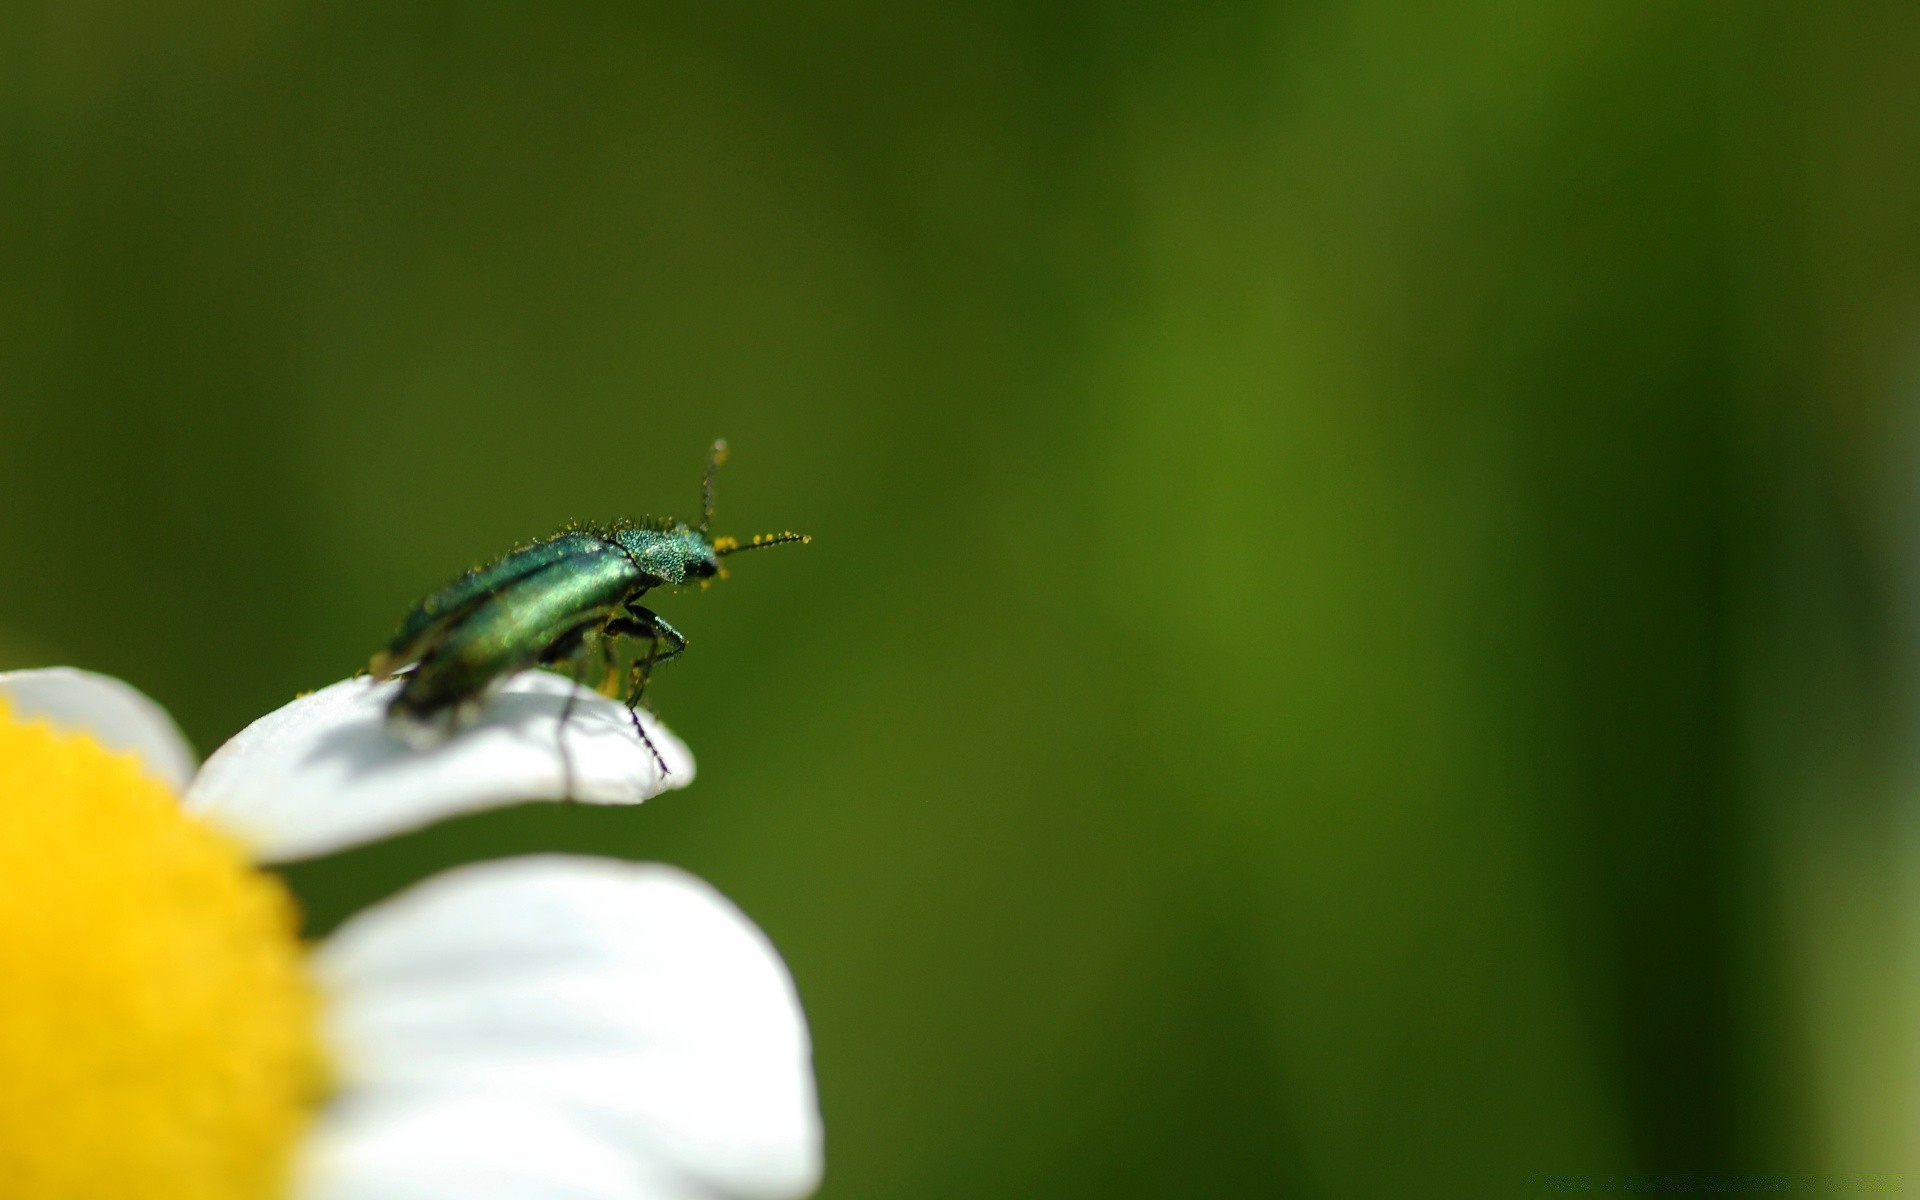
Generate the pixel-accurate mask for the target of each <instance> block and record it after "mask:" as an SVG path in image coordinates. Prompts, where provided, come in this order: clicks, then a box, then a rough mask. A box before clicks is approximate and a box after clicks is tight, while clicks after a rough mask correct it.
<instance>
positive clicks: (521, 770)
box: [186, 671, 694, 862]
mask: <svg viewBox="0 0 1920 1200" xmlns="http://www.w3.org/2000/svg"><path fill="white" fill-rule="evenodd" d="M398 686H399V684H398V682H397V681H390V682H385V683H376V682H374V681H373V680H371V679H365V678H357V679H348V680H344V681H342V682H340V683H336V684H334V685H333V686H331V687H327V688H322V689H321V690H320V691H318V692H315V693H313V694H312V695H309V696H303V697H301V698H300V699H298V700H295V701H294V702H293V703H291V704H288V705H286V706H284V707H282V708H279V709H277V710H275V711H273V712H271V713H268V714H267V715H266V716H264V717H262V718H260V719H259V720H258V721H255V722H254V723H253V724H251V725H249V726H247V727H246V728H245V729H243V730H241V731H240V732H239V733H238V734H236V735H235V736H234V738H233V739H232V740H231V741H229V742H228V743H227V744H226V745H224V746H222V747H220V749H219V750H217V751H215V752H214V754H213V757H211V758H209V759H208V760H207V764H206V766H205V767H203V768H202V769H201V771H200V774H199V775H198V776H197V777H196V778H195V779H194V781H193V783H192V785H191V786H190V787H189V788H188V789H187V794H186V804H187V807H188V808H189V809H190V810H192V811H194V812H197V813H199V814H201V815H203V816H205V817H206V818H207V819H208V820H210V821H213V822H215V823H217V824H219V825H220V826H221V827H222V828H224V829H226V830H228V831H229V832H231V833H233V834H234V835H236V836H238V837H240V838H241V839H243V840H245V841H246V842H247V844H248V845H249V846H251V847H252V848H253V850H254V852H255V853H256V854H258V855H259V857H260V858H261V859H262V860H263V861H267V862H286V861H290V860H294V859H300V858H311V857H314V856H316V855H320V854H328V853H331V852H333V851H336V850H341V849H344V848H346V847H348V846H354V845H358V844H360V843H362V842H369V841H376V840H378V839H380V838H384V837H388V836H391V835H393V834H396V833H400V832H402V831H405V830H409V829H416V828H419V827H420V826H423V825H428V824H431V823H433V822H435V821H438V820H441V819H444V818H446V817H450V816H455V815H459V814H462V813H470V812H479V811H481V810H483V809H489V808H502V807H505V806H507V805H512V804H519V803H523V802H525V801H529V800H556V799H562V798H568V797H569V786H570V789H571V790H570V798H571V799H574V800H579V801H583V802H586V803H589V804H637V803H639V802H640V801H642V800H645V799H647V798H649V797H651V796H655V795H658V794H659V793H661V792H663V791H666V790H667V789H669V788H676V787H684V786H686V785H687V784H688V783H690V782H692V781H693V774H694V765H693V755H692V753H691V752H690V751H688V749H687V747H686V745H685V744H684V743H682V742H681V741H680V739H679V738H677V737H675V736H673V734H671V733H669V732H667V730H666V728H665V727H664V726H662V725H661V724H660V723H659V722H657V721H655V720H654V719H653V718H652V717H651V716H649V715H647V714H645V713H642V714H641V720H642V721H643V722H645V724H646V729H647V735H648V737H650V738H651V739H652V740H653V744H654V745H655V746H656V747H658V748H659V750H660V754H661V757H662V758H664V759H665V760H666V763H667V767H668V770H669V773H668V774H667V775H666V776H665V777H664V778H663V777H662V775H661V773H660V769H659V766H658V764H656V763H655V761H654V758H653V755H652V753H651V752H650V751H648V749H647V748H646V746H645V745H643V744H642V743H641V741H640V738H639V737H638V735H636V734H635V733H634V731H633V725H632V721H631V718H630V717H629V716H628V714H627V710H626V707H625V706H624V705H621V704H618V703H615V702H614V701H612V700H608V699H607V698H606V697H604V696H601V695H599V694H597V693H594V692H589V691H585V690H583V689H578V688H576V687H575V685H574V684H572V683H570V682H569V681H567V680H565V679H561V678H559V677H558V676H555V675H550V674H547V673H545V672H541V671H528V672H526V673H524V674H521V675H518V676H516V677H514V678H513V679H511V680H509V681H507V683H506V684H505V685H504V686H502V687H501V688H500V690H499V691H498V692H497V693H495V694H494V695H493V696H492V697H490V698H489V699H488V701H487V702H486V704H485V705H484V706H483V707H482V708H481V710H480V712H479V714H478V715H477V717H476V719H475V720H474V722H473V723H472V724H471V725H470V726H468V727H466V728H464V729H462V730H460V731H459V732H458V733H456V734H454V735H453V736H451V737H449V738H448V739H447V740H446V741H445V742H444V743H442V744H440V745H438V746H433V747H429V748H425V749H420V748H415V747H413V746H410V745H408V744H407V742H405V741H404V740H402V739H401V738H400V737H398V736H396V735H395V734H394V733H393V732H392V731H391V730H390V729H389V727H388V725H387V719H386V717H387V704H388V702H389V701H390V700H391V699H392V698H393V694H394V692H395V691H396V690H397V688H398ZM569 691H572V692H573V693H574V696H573V708H572V712H571V713H570V714H569V715H568V717H567V721H566V729H565V737H566V750H565V753H564V755H563V753H562V751H561V748H560V744H559V737H558V736H557V735H558V731H559V729H560V716H561V712H562V710H563V709H564V708H565V706H566V703H567V695H568V692H569Z"/></svg>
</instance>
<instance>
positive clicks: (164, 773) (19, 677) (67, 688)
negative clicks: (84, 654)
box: [0, 667, 200, 792]
mask: <svg viewBox="0 0 1920 1200" xmlns="http://www.w3.org/2000/svg"><path fill="white" fill-rule="evenodd" d="M0 695H4V696H5V697H6V698H7V702H8V703H9V704H11V705H12V706H13V711H14V714H15V715H16V716H20V717H27V718H34V717H38V718H41V719H43V720H46V721H49V722H51V723H53V724H54V725H58V726H60V727H61V728H63V729H80V730H84V731H86V732H87V733H90V734H92V735H93V736H94V737H95V738H97V739H99V741H100V742H101V744H103V745H105V746H107V747H109V748H111V749H114V750H121V751H125V752H127V753H130V754H135V755H138V756H139V758H140V760H141V761H142V762H144V763H145V764H146V766H147V769H148V770H149V771H151V772H153V773H154V774H155V775H156V776H158V777H159V778H160V779H162V780H163V781H165V782H166V783H167V784H168V785H169V786H170V787H172V788H173V790H174V791H176V792H178V791H180V790H182V789H184V788H185V787H186V786H187V781H188V780H189V779H192V778H193V772H194V768H195V767H196V766H197V765H198V764H199V762H200V756H199V755H197V754H195V753H194V752H193V747H192V746H191V745H189V744H188V742H187V739H186V737H185V735H183V734H182V733H181V732H180V727H179V726H178V725H175V724H174V723H173V718H172V717H170V716H168V715H167V710H166V709H164V708H161V707H160V706H159V705H158V704H155V703H154V702H153V701H152V700H150V699H148V698H147V696H146V695H145V694H144V693H143V692H141V691H140V690H139V689H138V688H136V687H134V686H133V685H132V684H129V683H122V682H121V681H120V680H118V679H115V678H113V677H112V676H111V675H96V674H94V673H93V672H92V671H82V670H80V669H79V668H77V667H41V668H38V669H36V670H31V671H0Z"/></svg>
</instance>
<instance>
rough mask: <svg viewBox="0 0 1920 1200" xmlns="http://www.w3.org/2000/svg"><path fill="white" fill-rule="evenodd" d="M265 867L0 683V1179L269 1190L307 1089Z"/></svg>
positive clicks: (281, 912) (102, 1193)
mask: <svg viewBox="0 0 1920 1200" xmlns="http://www.w3.org/2000/svg"><path fill="white" fill-rule="evenodd" d="M321 1067H322V1063H321V1057H320V1053H319V1049H318V1039H317V1036H316V1002H315V997H314V992H313V989H312V986H311V983H310V981H309V979H308V976H307V972H306V966H305V963H304V961H303V955H302V951H301V948H300V945H299V942H298V940H297V938H296V927H295V916H294V910H293V905H292V902H291V900H290V898H289V897H288V895H287V894H286V892H285V890H284V889H283V888H282V887H281V886H280V884H279V883H278V882H277V881H276V880H274V879H272V878H270V877H268V876H266V875H264V874H261V873H260V872H258V871H255V870H254V869H252V868H251V867H250V866H249V865H248V863H247V860H246V857H245V855H244V854H243V852H242V851H241V850H240V848H239V847H238V846H237V845H235V844H233V843H232V842H230V841H229V840H228V839H227V838H225V837H223V836H222V835H220V834H218V833H216V832H214V831H213V830H212V829H210V828H208V827H206V826H205V825H203V824H201V823H199V822H197V821H195V820H193V819H192V818H190V817H188V816H186V815H185V814H184V813H183V812H182V811H181V810H180V807H179V804H178V802H177V800H176V799H175V797H174V796H173V795H172V794H171V793H170V792H169V791H168V789H167V788H166V787H165V786H164V785H163V784H161V783H159V782H158V781H156V780H154V779H152V778H151V777H149V776H148V775H146V774H145V773H144V772H143V771H142V770H141V768H140V766H139V764H138V763H137V761H136V760H135V759H133V758H132V757H131V756H126V755H120V754H115V753H113V752H111V751H109V750H107V749H106V748H104V747H103V746H101V745H100V744H99V743H98V742H96V741H94V740H93V739H92V738H91V737H89V736H86V735H84V734H78V733H66V732H59V731H56V730H54V729H53V728H51V727H50V726H48V725H46V724H44V723H39V722H23V721H20V720H18V719H16V718H15V717H13V716H12V715H11V713H9V712H8V710H7V708H6V706H5V703H4V701H0V1196H9V1197H12V1196H20V1197H59V1198H62V1200H65V1198H68V1197H74V1198H78V1197H88V1198H92V1197H99V1198H100V1200H108V1198H111V1200H130V1198H132V1197H139V1198H140V1200H173V1198H175V1197H180V1198H185V1197H194V1198H196V1200H199V1198H205V1200H227V1198H228V1197H248V1198H249V1200H254V1198H258V1197H266V1196H275V1195H278V1194H280V1193H281V1192H282V1191H283V1190H284V1187H285V1178H286V1171H287V1169H288V1163H289V1159H290V1156H291V1151H292V1149H293V1146H294V1143H295V1141H296V1140H297V1138H298V1136H299V1135H300V1133H301V1131H302V1130H303V1128H304V1126H305V1124H306V1121H307V1119H308V1117H309V1116H310V1114H311V1112H312V1110H313V1108H314V1106H315V1103H316V1102H317V1100H318V1098H319V1095H318V1094H319V1090H320V1080H321Z"/></svg>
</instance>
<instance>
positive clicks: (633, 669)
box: [606, 604, 687, 778]
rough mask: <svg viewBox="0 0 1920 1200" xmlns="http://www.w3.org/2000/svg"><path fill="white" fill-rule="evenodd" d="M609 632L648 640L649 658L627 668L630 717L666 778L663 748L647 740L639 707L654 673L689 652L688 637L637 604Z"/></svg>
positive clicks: (613, 622) (617, 620) (640, 659)
mask: <svg viewBox="0 0 1920 1200" xmlns="http://www.w3.org/2000/svg"><path fill="white" fill-rule="evenodd" d="M606 632H607V633H608V634H609V635H611V636H614V637H626V638H634V639H635V640H638V639H641V638H645V639H646V642H647V652H646V654H644V655H642V656H641V657H639V658H637V659H635V660H634V661H633V663H632V664H631V665H630V666H629V667H628V676H629V679H630V683H629V685H628V688H627V716H628V717H629V718H631V719H632V721H633V731H634V732H635V733H637V734H639V735H640V740H641V741H642V742H644V743H646V746H647V749H648V750H650V751H652V752H653V761H654V764H655V765H656V766H658V767H659V768H660V775H661V777H662V778H665V777H666V776H668V775H671V774H672V773H673V772H671V771H670V770H668V769H667V760H666V759H665V758H664V757H662V755H661V753H660V748H659V747H658V746H655V745H654V744H653V739H652V738H650V737H648V736H647V730H646V727H645V726H643V725H642V724H641V723H640V707H641V705H643V704H645V703H646V693H647V681H648V680H649V679H651V678H652V676H653V669H654V668H655V667H656V666H658V665H660V664H661V663H663V662H670V661H672V660H673V659H675V658H678V657H679V656H680V655H681V653H682V652H683V651H685V650H686V648H687V639H686V636H685V635H684V634H682V633H681V632H680V631H679V630H678V629H675V628H674V627H673V626H672V625H669V624H668V623H667V622H666V621H665V620H663V619H661V617H660V615H659V614H658V613H655V612H653V611H652V610H650V609H647V608H643V607H641V606H640V605H638V604H629V605H627V607H626V610H625V611H624V612H623V613H622V614H621V615H620V616H619V617H617V618H615V619H614V620H612V621H609V622H607V625H606ZM663 643H664V644H666V645H667V646H668V649H667V650H666V652H665V653H662V652H661V645H662V644H663ZM648 711H649V712H651V711H652V709H651V708H649V709H648Z"/></svg>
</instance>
